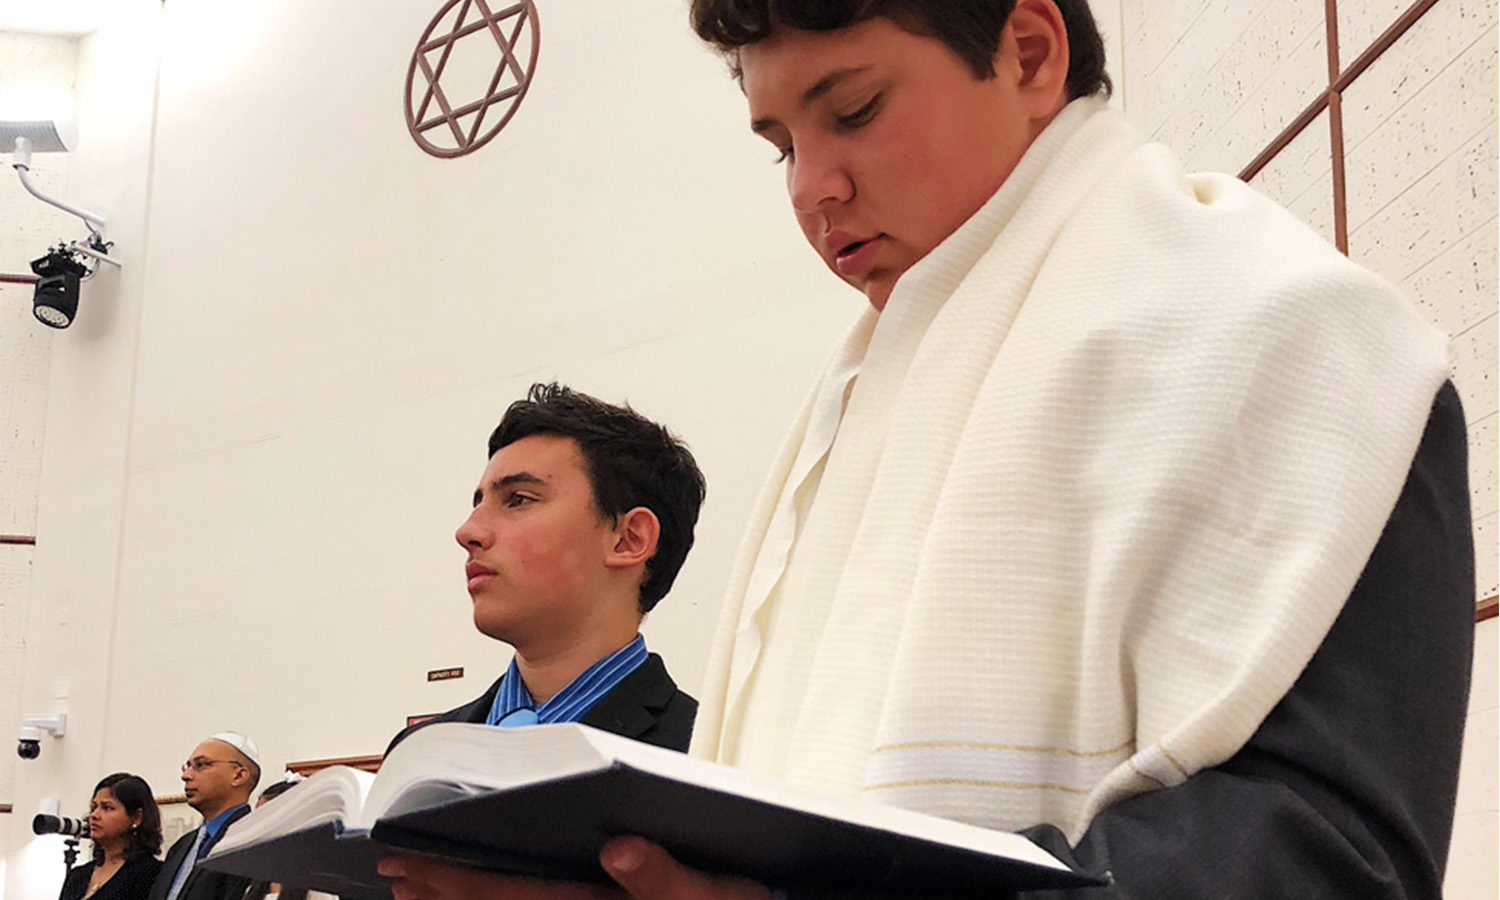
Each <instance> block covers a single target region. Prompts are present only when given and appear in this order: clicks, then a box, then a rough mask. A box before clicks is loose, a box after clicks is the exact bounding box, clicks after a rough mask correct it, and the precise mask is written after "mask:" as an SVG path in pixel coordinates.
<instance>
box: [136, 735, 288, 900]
mask: <svg viewBox="0 0 1500 900" xmlns="http://www.w3.org/2000/svg"><path fill="white" fill-rule="evenodd" d="M259 782H260V750H259V748H257V747H256V746H255V742H254V741H252V740H250V738H249V737H247V736H246V735H243V734H241V733H239V732H238V731H220V732H218V733H217V734H213V735H210V736H209V737H208V738H205V739H204V740H203V742H202V743H200V744H199V745H198V746H197V747H195V748H193V752H192V755H191V756H189V757H188V760H187V762H185V763H183V764H182V791H183V793H184V794H186V795H187V802H188V805H189V806H191V807H192V808H193V809H195V810H197V811H198V813H199V815H201V816H203V824H202V825H200V826H199V827H198V828H197V829H195V830H193V831H190V832H188V833H187V834H184V835H183V836H182V837H180V838H178V839H177V842H176V843H175V844H173V845H172V849H170V850H168V851H167V857H166V861H165V862H164V864H163V865H162V867H161V872H160V873H159V874H158V875H157V876H156V883H155V884H153V885H152V886H151V893H150V895H149V896H148V898H147V900H239V898H240V897H243V896H244V894H245V889H246V888H247V887H249V886H250V880H249V879H247V878H240V877H237V876H234V875H226V874H224V873H223V872H209V871H206V870H199V869H198V868H197V865H198V862H199V861H200V860H202V859H203V857H205V856H207V855H208V851H210V850H212V849H213V846H214V844H216V843H218V841H219V839H220V838H222V837H223V836H224V832H226V831H228V830H229V826H230V825H232V824H234V823H235V822H236V821H238V820H239V819H240V818H242V817H244V816H245V815H247V814H248V813H249V812H250V794H251V793H252V792H253V791H254V790H255V786H256V785H257V784H258V783H259Z"/></svg>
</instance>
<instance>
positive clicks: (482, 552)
mask: <svg viewBox="0 0 1500 900" xmlns="http://www.w3.org/2000/svg"><path fill="white" fill-rule="evenodd" d="M705 490H706V488H705V484H704V480H703V474H702V473H701V472H700V471H699V470H698V465H697V463H696V462H695V461H694V459H693V455H692V453H690V452H689V451H688V449H687V447H686V446H684V445H683V444H682V442H681V441H679V440H677V439H676V438H674V437H673V436H672V435H671V434H670V433H669V432H668V431H667V430H666V429H665V428H663V427H662V426H660V425H658V424H656V423H655V422H652V421H650V420H648V419H646V418H644V417H642V416H640V415H639V414H637V413H636V412H635V411H633V410H631V409H629V408H627V407H619V406H613V405H611V404H608V403H604V402H602V401H600V400H597V399H595V398H593V397H590V396H587V395H586V394H581V393H578V392H576V391H573V390H570V389H568V388H566V387H562V386H560V385H557V384H549V385H541V384H537V385H533V386H532V388H531V390H530V392H529V393H528V395H527V398H526V399H525V400H519V401H517V402H515V403H513V404H511V406H510V408H509V409H508V410H506V412H505V416H504V418H503V419H502V420H501V422H500V425H499V427H497V428H496V429H495V431H494V433H493V434H492V435H490V440H489V463H488V465H486V466H485V469H484V474H483V476H482V477H481V478H480V482H479V486H478V487H477V488H476V489H475V491H474V508H473V512H471V513H470V515H469V517H468V519H466V520H465V521H464V523H463V524H462V525H461V526H460V527H459V529H458V532H457V534H456V535H455V537H456V538H457V540H458V543H459V546H461V547H463V548H464V550H465V551H466V552H467V554H468V560H467V565H466V567H465V570H464V574H465V576H466V577H467V579H468V589H469V596H470V598H471V599H472V600H473V604H474V625H475V627H476V628H478V629H479V630H480V631H481V632H483V633H484V634H486V635H488V636H490V637H492V638H494V639H496V640H499V641H504V642H505V643H507V644H510V645H511V647H513V648H514V649H515V655H514V657H513V658H512V660H511V663H510V667H509V669H507V671H506V673H505V674H504V675H503V676H501V678H500V679H499V680H498V681H496V682H495V683H494V684H492V685H491V686H490V688H489V690H487V691H486V692H485V693H484V694H483V695H482V696H480V697H479V698H477V699H476V700H474V701H473V702H471V703H468V704H465V705H464V706H460V707H458V708H457V709H453V710H450V711H448V712H446V713H443V714H442V715H440V716H437V717H436V718H435V719H432V720H429V721H428V722H423V723H421V724H419V725H414V726H411V727H409V728H407V729H405V730H404V731H402V732H401V733H400V734H398V735H397V736H396V738H395V740H393V741H392V742H391V747H395V746H396V744H398V743H400V742H401V741H402V740H403V739H405V738H406V736H407V735H408V734H410V733H411V732H412V731H413V730H414V729H416V728H420V727H422V726H423V725H426V724H430V723H431V722H432V721H442V722H478V723H489V724H491V725H499V726H501V727H516V726H520V725H529V724H536V723H550V722H582V723H583V724H586V725H592V726H594V727H596V728H601V729H604V730H607V731H612V732H615V733H617V734H623V735H625V736H627V737H632V738H635V739H637V740H640V741H644V742H646V743H649V744H655V745H657V746H661V747H668V748H671V749H675V750H686V749H687V746H688V739H689V736H690V735H691V733H692V727H693V717H694V716H695V715H696V714H697V710H698V703H697V701H696V700H694V699H693V698H692V697H689V696H688V695H687V694H685V693H683V692H682V691H681V690H679V689H678V688H677V685H676V684H675V683H674V682H673V681H672V678H671V676H670V675H668V674H667V669H666V666H665V665H663V663H662V661H661V657H659V656H657V655H656V654H654V653H648V652H647V650H646V645H645V640H644V639H643V638H642V637H641V635H640V633H639V629H640V624H641V620H642V619H643V618H644V617H645V615H646V613H648V612H650V611H651V610H652V609H653V608H654V607H655V606H656V603H657V602H658V601H659V600H661V598H662V597H664V596H665V595H666V593H667V591H668V590H669V589H670V588H671V586H672V581H673V580H674V579H675V578H676V577H677V572H678V570H679V569H680V568H681V567H682V563H683V560H685V559H686V558H687V554H688V550H689V549H691V548H692V546H693V527H694V525H696V524H697V521H698V510H699V508H700V507H701V506H702V505H703V497H704V493H705Z"/></svg>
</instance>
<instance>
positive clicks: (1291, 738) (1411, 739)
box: [1026, 384, 1474, 900]
mask: <svg viewBox="0 0 1500 900" xmlns="http://www.w3.org/2000/svg"><path fill="white" fill-rule="evenodd" d="M1466 455H1467V444H1466V440H1465V434H1464V425H1463V413H1462V410H1461V409H1460V406H1459V401H1458V395H1457V393H1456V392H1455V391H1454V389H1453V386H1452V385H1451V384H1447V385H1445V386H1444V387H1443V388H1442V390H1441V391H1440V392H1439V393H1438V396H1437V399H1436V401H1435V403H1434V405H1433V411H1432V415H1431V417H1430V419H1429V420H1428V424H1427V429H1426V432H1425V433H1424V435H1423V438H1422V443H1421V446H1420V448H1419V449H1418V451H1417V455H1416V458H1415V459H1414V460H1413V463H1412V466H1411V470H1410V472H1409V473H1408V476H1407V482H1406V485H1405V487H1404V489H1403V491H1402V494H1401V497H1400V499H1399V500H1398V502H1397V504H1396V508H1395V510H1394V511H1393V512H1392V514H1391V517H1390V519H1389V520H1388V522H1387V523H1386V527H1385V531H1384V533H1383V534H1382V536H1381V538H1380V541H1379V543H1378V544H1377V545H1376V547H1375V550H1374V552H1373V553H1372V554H1371V557H1370V560H1369V562H1368V563H1367V564H1366V567H1365V570H1364V573H1363V574H1362V575H1361V576H1360V580H1359V582H1358V584H1357V585H1356V587H1355V589H1354V591H1353V593H1352V594H1351V595H1350V597H1349V600H1348V603H1347V604H1346V605H1345V608H1344V610H1343V612H1342V614H1341V615H1340V616H1339V618H1338V620H1337V621H1336V622H1335V623H1334V625H1333V627H1332V629H1331V630H1330V631H1329V633H1328V636H1327V637H1326V638H1325V639H1324V641H1323V643H1322V645H1321V646H1320V647H1319V649H1318V652H1317V654H1316V655H1315V656H1314V657H1313V659H1312V661H1311V662H1310V663H1309V664H1308V666H1307V668H1306V670H1304V672H1303V674H1302V676H1301V677H1300V678H1299V680H1298V681H1297V683H1296V684H1295V685H1294V686H1293V688H1292V690H1291V691H1290V692H1289V693H1288V694H1287V696H1286V697H1285V698H1283V700H1282V702H1281V703H1280V704H1279V705H1278V706H1277V707H1276V708H1275V709H1274V710H1273V711H1272V712H1271V714H1270V716H1268V717H1267V719H1266V721H1265V722H1264V723H1263V724H1262V725H1261V727H1260V729H1259V730H1258V731H1257V732H1256V733H1255V735H1254V736H1253V737H1252V738H1251V740H1250V742H1249V743H1248V744H1247V745H1246V746H1245V747H1244V748H1243V749H1242V750H1241V751H1240V752H1239V753H1237V754H1236V755H1235V756H1234V757H1232V758H1231V759H1230V760H1228V761H1227V762H1225V763H1224V764H1222V765H1220V766H1216V767H1214V768H1211V769H1207V770H1205V771H1202V772H1199V773H1197V774H1196V775H1194V776H1193V777H1191V778H1189V779H1188V780H1187V781H1186V782H1184V783H1183V784H1181V785H1179V786H1178V787H1175V788H1171V789H1168V790H1160V791H1154V792H1152V793H1148V794H1142V795H1140V796H1137V797H1133V798H1130V799H1128V800H1125V801H1122V802H1121V803H1118V804H1116V805H1115V806H1114V807H1111V808H1110V809H1107V810H1105V811H1104V812H1102V813H1101V814H1100V815H1099V816H1098V817H1097V818H1096V819H1095V820H1094V822H1093V824H1092V825H1091V826H1090V828H1089V830H1088V832H1087V833H1086V834H1085V835H1084V837H1083V839H1082V840H1081V841H1080V842H1079V845H1078V846H1077V847H1076V848H1069V847H1068V845H1067V842H1066V841H1065V840H1064V839H1063V836H1062V835H1061V833H1059V832H1058V831H1057V830H1056V829H1054V828H1051V827H1049V826H1042V827H1038V828H1034V829H1031V830H1030V831H1029V832H1028V835H1029V836H1030V837H1032V839H1033V840H1036V841H1037V842H1038V843H1040V844H1041V845H1042V846H1044V847H1046V848H1047V849H1048V850H1050V851H1052V852H1054V853H1055V854H1057V855H1059V856H1064V857H1065V858H1066V856H1068V855H1069V854H1072V855H1073V856H1074V860H1075V861H1076V862H1077V863H1079V864H1081V865H1082V866H1083V867H1084V868H1089V869H1093V870H1096V871H1103V870H1108V871H1110V872H1112V873H1113V876H1114V878H1115V882H1116V883H1115V886H1114V887H1113V888H1112V889H1109V890H1094V891H1083V892H1077V893H1076V897H1077V898H1078V900H1084V898H1098V900H1137V898H1151V900H1198V898H1210V897H1211V898H1214V900H1240V898H1245V900H1249V898H1264V897H1318V898H1327V900H1339V898H1348V900H1405V898H1416V897H1433V898H1435V897H1439V896H1441V891H1442V881H1443V875H1444V871H1445V868H1446V863H1447V855H1448V840H1449V837H1450V834H1451V829H1452V822H1453V806H1454V800H1455V796H1456V792H1457V782H1458V766H1459V755H1460V750H1461V746H1462V737H1463V725H1464V720H1465V718H1466V715H1467V700H1468V680H1469V676H1470V665H1471V657H1472V653H1473V640H1474V571H1473V564H1474V562H1473V561H1474V556H1473V544H1472V532H1471V531H1470V520H1469V491H1468V474H1467V473H1468V466H1467V460H1466ZM1026 896H1027V897H1029V898H1033V897H1034V898H1035V900H1042V898H1060V897H1064V896H1070V897H1071V896H1074V895H1072V894H1066V893H1061V892H1038V893H1036V894H1027V895H1026Z"/></svg>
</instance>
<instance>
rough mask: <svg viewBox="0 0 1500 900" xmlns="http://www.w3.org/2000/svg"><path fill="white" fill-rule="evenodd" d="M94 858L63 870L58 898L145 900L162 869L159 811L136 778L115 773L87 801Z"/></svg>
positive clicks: (146, 789) (149, 789) (151, 797)
mask: <svg viewBox="0 0 1500 900" xmlns="http://www.w3.org/2000/svg"><path fill="white" fill-rule="evenodd" d="M88 822H89V840H91V841H92V842H93V844H94V858H93V860H92V861H90V862H89V863H88V864H87V865H82V866H77V867H75V868H73V869H72V871H70V872H68V878H67V880H66V881H64V882H63V888H62V893H61V894H59V895H58V900H84V898H89V900H145V898H146V895H147V894H148V893H149V892H150V891H151V882H152V881H154V880H155V879H156V872H157V870H158V869H160V868H161V861H160V860H158V859H157V858H156V854H157V853H159V852H161V812H160V811H159V810H157V808H156V798H155V797H153V796H152V795H151V786H150V785H148V784H146V782H145V779H143V778H141V777H140V776H139V775H131V774H129V773H127V772H116V773H115V774H113V775H110V776H108V777H106V778H105V779H104V780H103V781H101V782H99V784H98V786H96V787H95V788H94V798H93V799H92V800H90V801H89V819H88Z"/></svg>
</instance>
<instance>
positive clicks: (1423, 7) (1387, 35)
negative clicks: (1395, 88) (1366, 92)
mask: <svg viewBox="0 0 1500 900" xmlns="http://www.w3.org/2000/svg"><path fill="white" fill-rule="evenodd" d="M1436 5H1437V0H1417V2H1416V3H1413V4H1412V5H1411V6H1410V7H1409V8H1408V9H1407V10H1406V12H1404V13H1402V14H1401V17H1400V18H1398V19H1397V20H1396V21H1395V22H1394V23H1392V24H1391V27H1390V28H1387V29H1386V30H1385V31H1383V32H1381V33H1380V37H1377V38H1376V39H1375V40H1374V42H1373V43H1371V44H1370V46H1368V47H1366V48H1365V50H1364V52H1363V53H1361V54H1360V55H1359V56H1356V57H1355V58H1354V62H1352V63H1350V64H1349V67H1348V68H1347V69H1344V70H1343V71H1342V72H1341V73H1339V77H1338V78H1336V79H1334V82H1333V89H1334V90H1336V91H1340V92H1342V91H1343V90H1345V89H1346V88H1348V87H1349V85H1350V84H1352V83H1353V82H1354V79H1356V78H1358V77H1359V76H1361V75H1363V74H1364V72H1365V70H1366V69H1368V68H1369V67H1370V64H1371V63H1373V62H1374V61H1375V60H1377V59H1379V58H1380V54H1382V53H1384V52H1385V51H1387V50H1389V49H1391V45H1392V44H1394V43H1396V41H1398V40H1400V39H1401V36H1402V35H1404V34H1406V32H1407V31H1409V30H1411V27H1412V26H1413V25H1415V24H1417V20H1418V19H1420V18H1422V16H1423V15H1424V14H1426V12H1427V11H1428V10H1429V9H1432V8H1433V7H1434V6H1436Z"/></svg>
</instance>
